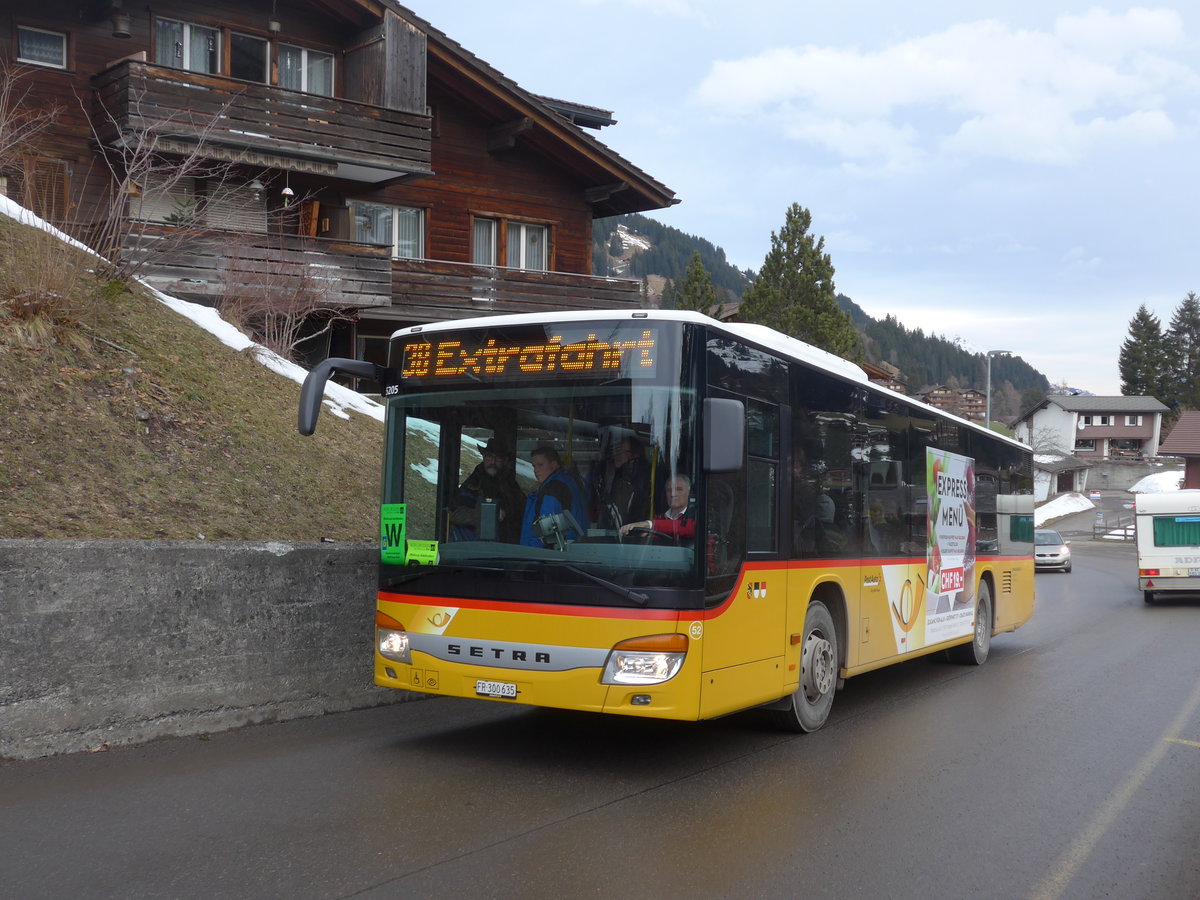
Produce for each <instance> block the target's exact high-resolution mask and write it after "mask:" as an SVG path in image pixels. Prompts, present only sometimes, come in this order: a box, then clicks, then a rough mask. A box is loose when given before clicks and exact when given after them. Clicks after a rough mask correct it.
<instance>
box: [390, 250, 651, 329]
mask: <svg viewBox="0 0 1200 900" xmlns="http://www.w3.org/2000/svg"><path fill="white" fill-rule="evenodd" d="M640 303H641V283H640V282H638V281H633V280H630V279H627V278H598V277H595V276H592V275H574V274H570V273H567V272H529V271H525V270H522V269H508V268H504V267H503V266H476V265H470V264H468V263H454V262H442V261H440V260H431V259H397V260H393V261H392V305H391V306H390V307H382V308H381V307H375V308H372V309H371V311H370V317H371V318H373V319H379V318H387V319H396V320H403V321H407V322H441V321H446V320H449V319H465V318H470V317H472V316H487V315H493V314H501V313H536V312H552V311H562V310H574V309H637V308H638V307H639V306H640Z"/></svg>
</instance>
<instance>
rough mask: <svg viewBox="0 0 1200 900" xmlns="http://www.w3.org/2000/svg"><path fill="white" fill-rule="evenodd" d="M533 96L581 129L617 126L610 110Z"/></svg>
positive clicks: (537, 95) (553, 98)
mask: <svg viewBox="0 0 1200 900" xmlns="http://www.w3.org/2000/svg"><path fill="white" fill-rule="evenodd" d="M535 96H536V97H537V98H538V99H539V100H541V101H542V102H543V103H545V104H546V105H547V106H548V107H550V108H551V109H552V110H554V111H555V112H556V113H558V114H559V115H560V116H566V117H567V118H568V119H570V120H571V121H572V122H574V123H575V124H576V125H579V126H581V127H583V128H603V127H605V126H606V125H616V124H617V120H616V119H614V118H613V114H612V110H611V109H601V108H600V107H598V106H587V105H585V104H583V103H573V102H571V101H570V100H559V99H557V98H555V97H545V96H543V95H541V94H536V95H535Z"/></svg>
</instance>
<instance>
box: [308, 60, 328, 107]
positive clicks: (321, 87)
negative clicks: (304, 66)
mask: <svg viewBox="0 0 1200 900" xmlns="http://www.w3.org/2000/svg"><path fill="white" fill-rule="evenodd" d="M306 90H307V91H308V92H309V93H310V94H320V95H321V96H322V97H332V96H333V57H332V56H331V55H330V54H328V53H318V52H317V51H316V50H309V51H308V86H307V88H306Z"/></svg>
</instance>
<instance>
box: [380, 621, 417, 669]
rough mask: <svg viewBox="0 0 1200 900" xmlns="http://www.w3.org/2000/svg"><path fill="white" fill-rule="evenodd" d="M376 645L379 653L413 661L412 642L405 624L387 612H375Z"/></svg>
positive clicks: (402, 660)
mask: <svg viewBox="0 0 1200 900" xmlns="http://www.w3.org/2000/svg"><path fill="white" fill-rule="evenodd" d="M375 647H376V648H377V649H378V650H379V655H380V656H382V657H384V658H385V659H392V660H395V661H396V662H402V663H410V664H411V663H412V644H411V642H410V641H409V639H408V632H407V631H405V630H404V626H403V625H401V624H400V623H399V622H397V621H396V620H395V619H393V618H392V617H391V616H389V615H386V614H385V613H381V612H377V613H375Z"/></svg>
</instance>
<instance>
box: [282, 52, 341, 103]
mask: <svg viewBox="0 0 1200 900" xmlns="http://www.w3.org/2000/svg"><path fill="white" fill-rule="evenodd" d="M279 86H280V87H284V88H288V89H289V90H293V91H307V92H308V93H310V94H320V95H321V96H322V97H332V96H333V54H331V53H322V52H321V51H320V50H309V49H308V48H307V47H296V46H293V45H292V44H280V45H279Z"/></svg>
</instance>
